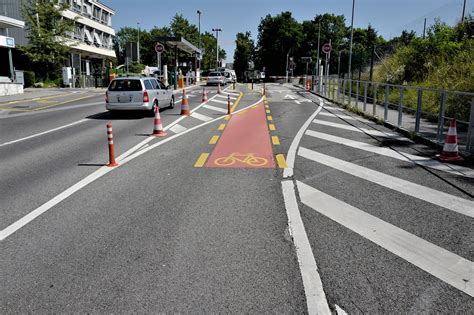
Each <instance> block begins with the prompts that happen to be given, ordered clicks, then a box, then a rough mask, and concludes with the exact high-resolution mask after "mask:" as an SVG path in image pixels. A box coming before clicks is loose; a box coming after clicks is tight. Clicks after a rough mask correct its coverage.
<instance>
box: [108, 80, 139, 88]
mask: <svg viewBox="0 0 474 315" xmlns="http://www.w3.org/2000/svg"><path fill="white" fill-rule="evenodd" d="M141 90H142V85H141V83H140V80H114V81H112V83H110V86H109V91H141Z"/></svg>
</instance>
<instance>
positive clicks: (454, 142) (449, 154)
mask: <svg viewBox="0 0 474 315" xmlns="http://www.w3.org/2000/svg"><path fill="white" fill-rule="evenodd" d="M436 157H437V158H438V159H440V160H441V161H463V160H464V159H463V158H462V157H461V156H459V153H458V135H457V131H456V119H453V120H451V125H450V126H449V129H448V134H447V135H446V140H445V141H444V146H443V151H442V152H441V154H437V155H436Z"/></svg>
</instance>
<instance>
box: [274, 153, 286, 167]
mask: <svg viewBox="0 0 474 315" xmlns="http://www.w3.org/2000/svg"><path fill="white" fill-rule="evenodd" d="M276 160H277V163H278V167H279V168H286V167H287V165H286V160H285V156H284V155H283V154H277V156H276Z"/></svg>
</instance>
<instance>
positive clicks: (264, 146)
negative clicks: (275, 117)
mask: <svg viewBox="0 0 474 315" xmlns="http://www.w3.org/2000/svg"><path fill="white" fill-rule="evenodd" d="M271 119H272V117H271V116H267V114H266V110H265V107H264V105H263V102H262V103H260V104H257V105H255V106H253V107H251V108H249V109H248V110H245V111H243V112H240V113H238V114H236V115H232V116H231V117H230V119H229V120H228V123H227V124H221V125H220V126H219V128H218V129H219V130H221V131H222V130H223V133H222V135H221V136H214V137H215V138H214V139H215V141H218V142H217V145H216V147H215V149H214V150H213V152H212V154H211V155H210V157H209V159H208V160H207V163H206V167H220V168H226V167H230V168H274V167H275V160H274V158H273V149H272V143H271V141H270V133H269V131H268V126H267V120H271Z"/></svg>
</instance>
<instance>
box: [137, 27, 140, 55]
mask: <svg viewBox="0 0 474 315" xmlns="http://www.w3.org/2000/svg"><path fill="white" fill-rule="evenodd" d="M137 28H138V43H137V62H138V63H140V22H137Z"/></svg>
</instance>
